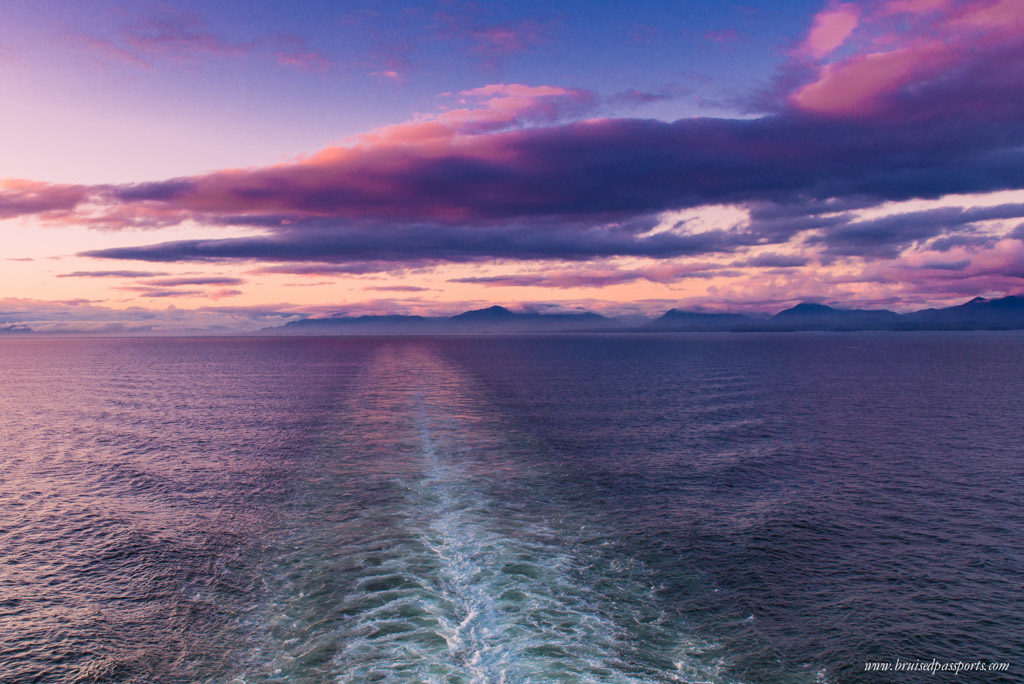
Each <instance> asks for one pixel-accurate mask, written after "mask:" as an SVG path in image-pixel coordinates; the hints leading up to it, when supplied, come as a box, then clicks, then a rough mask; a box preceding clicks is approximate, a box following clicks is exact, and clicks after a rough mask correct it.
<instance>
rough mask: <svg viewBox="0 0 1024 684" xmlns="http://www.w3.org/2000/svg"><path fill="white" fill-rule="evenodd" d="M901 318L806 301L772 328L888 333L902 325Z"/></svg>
mask: <svg viewBox="0 0 1024 684" xmlns="http://www.w3.org/2000/svg"><path fill="white" fill-rule="evenodd" d="M900 319H901V317H900V315H899V314H898V313H896V312H894V311H888V310H886V309H835V308H832V307H831V306H825V305H824V304H815V303H812V302H804V303H802V304H797V305H796V306H794V307H793V308H791V309H786V310H785V311H780V312H779V313H777V314H775V315H774V316H772V318H771V326H772V327H773V328H776V329H783V330H888V329H891V328H893V327H894V326H897V325H899V322H900Z"/></svg>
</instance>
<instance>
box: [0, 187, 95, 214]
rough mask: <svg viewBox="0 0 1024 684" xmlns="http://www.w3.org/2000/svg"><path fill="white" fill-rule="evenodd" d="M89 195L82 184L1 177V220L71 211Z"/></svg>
mask: <svg viewBox="0 0 1024 684" xmlns="http://www.w3.org/2000/svg"><path fill="white" fill-rule="evenodd" d="M89 194H90V189H89V188H88V187H87V186H82V185H61V184H51V183H42V182H38V181H30V180H21V179H17V178H0V220H2V219H6V218H14V217H16V216H26V215H30V214H50V213H57V212H66V211H71V210H72V209H74V208H75V207H77V206H79V205H80V204H81V203H82V202H84V201H85V200H86V198H87V197H88V196H89Z"/></svg>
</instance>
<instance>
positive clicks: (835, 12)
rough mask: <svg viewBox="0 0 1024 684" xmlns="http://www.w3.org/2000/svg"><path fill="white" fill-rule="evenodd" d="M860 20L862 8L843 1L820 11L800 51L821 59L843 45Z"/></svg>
mask: <svg viewBox="0 0 1024 684" xmlns="http://www.w3.org/2000/svg"><path fill="white" fill-rule="evenodd" d="M859 22H860V8H858V7H857V5H855V4H853V3H849V2H846V3H841V4H838V5H834V6H832V7H830V8H829V9H826V10H823V11H821V12H819V13H818V14H817V15H816V16H815V17H814V24H813V26H812V27H811V30H810V32H809V33H808V34H807V38H806V39H805V40H804V42H803V44H802V45H801V46H800V48H799V52H801V53H803V54H807V55H809V56H810V57H812V58H814V59H821V58H822V57H825V56H826V55H828V54H829V53H831V52H832V51H833V50H835V49H836V48H838V47H839V46H840V45H842V44H843V43H844V42H845V41H846V39H847V38H848V37H849V36H850V34H851V33H853V30H854V29H855V28H857V24H858V23H859Z"/></svg>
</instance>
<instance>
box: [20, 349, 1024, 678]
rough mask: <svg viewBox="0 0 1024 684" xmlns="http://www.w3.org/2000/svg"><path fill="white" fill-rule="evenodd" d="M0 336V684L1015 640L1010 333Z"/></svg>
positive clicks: (542, 668)
mask: <svg viewBox="0 0 1024 684" xmlns="http://www.w3.org/2000/svg"><path fill="white" fill-rule="evenodd" d="M0 360H2V362H0V382H2V383H3V386H4V388H5V391H4V392H3V393H0V449H2V452H0V455H2V459H3V465H4V467H3V469H2V471H0V634H2V635H3V637H4V638H3V639H0V680H3V681H8V680H10V681H25V680H33V679H37V680H41V681H75V680H77V681H153V680H162V681H207V680H208V681H226V680H235V681H247V682H258V681H322V680H325V679H326V680H330V679H335V680H339V681H363V680H367V681H374V680H382V681H410V680H412V681H444V682H448V681H455V682H498V681H509V682H518V681H552V680H563V681H622V682H626V681H687V682H694V681H712V682H735V681H749V682H760V681H772V682H806V681H815V680H818V681H856V680H858V679H859V678H861V677H862V675H863V673H862V672H861V671H860V668H861V667H862V665H863V661H865V660H869V659H871V660H886V659H890V658H896V657H900V658H902V659H904V660H914V659H931V658H933V657H934V658H938V659H940V660H956V659H963V660H966V659H988V660H993V661H999V660H1002V661H1006V660H1010V661H1012V660H1013V657H1014V655H1015V654H1017V653H1021V652H1024V624H1022V617H1021V616H1022V615H1024V611H1021V610H1019V609H1020V604H1019V598H1017V593H1019V577H1020V576H1021V573H1022V572H1024V548H1022V542H1021V539H1024V534H1022V533H1024V519H1022V511H1021V509H1020V506H1019V492H1020V491H1021V487H1022V485H1024V461H1022V459H1021V458H1020V456H1021V454H1020V446H1019V445H1020V444H1022V443H1024V424H1022V423H1021V422H1020V421H1019V419H1018V417H1019V415H1020V413H1021V410H1022V409H1024V393H1021V392H1020V387H1021V386H1024V363H1021V362H1022V361H1024V338H1022V337H1021V336H1020V335H1015V334H985V333H972V334H969V335H963V334H955V333H942V334H931V335H918V334H907V335H893V334H877V333H874V334H872V333H865V334H850V335H814V334H808V335H724V336H714V335H704V336H687V335H668V336H660V337H657V336H653V337H643V338H639V337H628V336H608V337H586V336H580V337H572V336H556V337H537V338H518V339H513V338H510V339H497V338H486V339H472V338H458V339H419V340H397V339H396V340H389V339H378V340H345V339H319V340H318V339H287V340H243V339H235V340H224V339H218V340H67V341H56V340H53V341H47V340H42V341H40V340H24V339H21V340H4V341H2V343H0ZM1010 675H1011V676H1012V675H1013V671H1012V670H1011V673H1010ZM1003 677H1004V679H1002V680H1000V679H999V678H998V677H990V678H989V679H987V680H986V681H1012V679H1010V678H1008V677H1007V676H1006V675H1003ZM906 681H915V680H914V679H913V676H908V677H907V678H906Z"/></svg>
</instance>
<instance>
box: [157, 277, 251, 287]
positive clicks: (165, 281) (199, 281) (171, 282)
mask: <svg viewBox="0 0 1024 684" xmlns="http://www.w3.org/2000/svg"><path fill="white" fill-rule="evenodd" d="M244 282H245V281H244V280H243V279H241V278H224V277H217V276H211V277H184V278H157V279H154V280H148V281H146V283H145V284H146V285H151V286H155V287H180V286H182V285H241V284H242V283H244Z"/></svg>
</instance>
